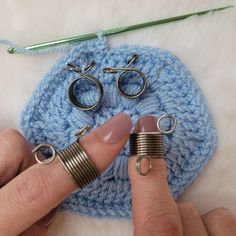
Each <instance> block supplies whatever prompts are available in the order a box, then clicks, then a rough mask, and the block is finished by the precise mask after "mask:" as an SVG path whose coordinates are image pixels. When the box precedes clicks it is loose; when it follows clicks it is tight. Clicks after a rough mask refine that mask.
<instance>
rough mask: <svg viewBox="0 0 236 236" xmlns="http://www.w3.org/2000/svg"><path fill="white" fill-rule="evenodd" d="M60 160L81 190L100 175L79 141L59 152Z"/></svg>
mask: <svg viewBox="0 0 236 236" xmlns="http://www.w3.org/2000/svg"><path fill="white" fill-rule="evenodd" d="M58 158H59V160H60V161H61V163H62V165H63V166H64V167H65V169H66V170H67V171H68V173H69V174H70V175H71V176H72V177H73V178H74V179H75V180H76V182H77V183H78V185H79V187H80V188H83V187H85V186H86V185H88V184H89V183H90V182H92V181H93V180H95V179H96V178H97V177H98V175H99V173H98V171H97V170H96V168H95V167H94V165H93V164H92V162H91V161H90V159H89V158H88V155H87V153H86V152H85V151H84V150H83V148H82V147H81V145H80V144H79V142H78V141H76V142H74V143H72V144H71V145H69V146H68V147H67V148H65V149H64V150H62V151H61V152H58Z"/></svg>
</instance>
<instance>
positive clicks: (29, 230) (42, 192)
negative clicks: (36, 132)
mask: <svg viewBox="0 0 236 236" xmlns="http://www.w3.org/2000/svg"><path fill="white" fill-rule="evenodd" d="M136 129H137V130H138V131H154V130H155V120H154V118H153V117H150V116H148V117H144V118H142V119H141V120H139V122H138V123H137V125H136ZM130 130H131V121H130V118H129V117H128V116H127V115H124V114H119V115H117V116H115V117H114V118H112V119H111V120H109V121H108V122H106V123H105V124H104V125H102V126H101V127H99V128H97V129H96V130H95V131H93V132H92V133H91V134H89V135H87V136H86V137H84V138H83V139H82V140H81V141H80V143H81V145H82V146H83V148H84V149H85V150H86V151H87V153H88V154H89V156H90V158H91V161H92V162H93V164H94V165H95V166H96V168H97V169H98V170H99V171H100V172H102V171H104V170H105V169H106V168H107V166H108V165H109V164H110V163H111V162H112V161H113V160H114V159H115V157H116V156H117V155H118V154H119V152H120V151H121V149H122V148H123V146H124V145H125V143H126V142H127V140H128V137H129V134H130ZM135 161H136V157H131V158H130V161H129V175H130V180H131V188H132V202H133V221H134V228H135V235H138V236H139V235H141V236H146V235H177V236H178V235H191V236H194V235H198V236H201V235H208V234H210V235H224V236H228V235H236V223H235V218H234V216H233V215H232V213H231V212H230V211H229V210H227V209H216V210H213V211H211V212H209V213H207V214H205V215H204V216H200V215H199V213H198V211H197V210H196V209H195V208H194V207H193V206H192V205H191V204H186V203H185V204H176V203H175V201H174V199H173V198H172V196H171V193H170V190H169V187H168V184H167V172H166V164H165V162H164V160H162V159H156V160H154V159H153V160H152V165H153V167H154V168H153V170H152V171H151V173H150V174H149V175H148V176H145V177H143V176H140V175H139V174H138V173H137V172H136V169H135ZM58 186H59V187H58ZM0 187H1V188H0V209H1V211H0V235H4V236H11V235H13V236H15V235H19V234H21V235H24V236H27V235H37V236H40V235H43V234H44V233H45V232H46V230H47V226H48V225H49V223H50V222H51V219H52V217H53V215H54V214H55V212H56V207H57V206H58V205H59V204H60V202H61V201H62V200H63V199H64V198H66V197H67V196H68V195H69V194H70V193H71V192H73V191H74V190H75V189H76V188H77V186H76V184H75V182H74V181H73V180H72V179H71V177H70V176H69V175H68V173H67V172H66V170H65V169H64V167H63V166H62V165H61V163H60V161H58V160H55V161H54V162H53V163H51V164H50V165H45V166H42V165H40V164H35V161H34V158H33V155H32V146H31V145H30V144H29V143H28V142H27V141H26V140H25V139H24V138H23V136H22V135H21V134H20V133H19V132H17V131H15V130H5V131H2V132H0ZM45 215H46V216H45ZM43 216H44V217H43ZM42 217H43V218H42ZM35 222H36V223H35Z"/></svg>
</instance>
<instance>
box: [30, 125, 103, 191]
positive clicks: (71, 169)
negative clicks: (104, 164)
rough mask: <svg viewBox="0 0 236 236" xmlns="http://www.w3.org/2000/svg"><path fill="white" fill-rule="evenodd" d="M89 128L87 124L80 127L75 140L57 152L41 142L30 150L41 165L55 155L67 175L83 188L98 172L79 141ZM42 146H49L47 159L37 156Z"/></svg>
mask: <svg viewBox="0 0 236 236" xmlns="http://www.w3.org/2000/svg"><path fill="white" fill-rule="evenodd" d="M90 129H91V127H89V126H84V127H83V128H81V129H80V130H79V131H78V132H77V133H76V134H75V135H76V136H77V141H76V142H74V143H72V144H71V145H69V146H68V147H66V148H65V149H63V150H62V151H60V152H57V151H56V150H55V148H54V147H53V146H52V145H51V144H47V143H42V144H40V145H38V146H37V147H35V148H34V149H33V150H32V152H33V153H34V156H35V160H36V161H37V162H38V163H39V164H41V165H48V164H50V163H52V162H53V161H54V160H55V159H56V157H57V158H58V159H59V160H60V162H61V164H62V165H63V166H64V168H65V169H66V171H67V172H68V173H69V175H70V176H72V177H73V179H74V180H75V181H76V182H77V184H78V185H79V187H80V188H84V187H85V186H86V185H88V184H89V183H90V182H92V181H93V180H95V179H96V178H97V177H98V176H99V173H98V171H97V169H96V168H95V166H94V165H93V163H92V162H91V160H90V159H89V156H88V154H87V153H86V152H85V151H84V149H83V147H82V146H81V145H80V143H79V139H80V138H82V137H83V136H84V135H85V134H86V133H87V132H88V131H89V130H90ZM43 148H49V149H50V150H51V152H52V156H51V157H50V158H49V159H46V160H41V159H40V158H39V152H40V150H41V149H43Z"/></svg>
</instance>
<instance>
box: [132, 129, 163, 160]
mask: <svg viewBox="0 0 236 236" xmlns="http://www.w3.org/2000/svg"><path fill="white" fill-rule="evenodd" d="M129 144H130V155H131V156H133V155H137V156H140V157H141V156H147V157H152V158H163V157H164V143H163V135H162V134H160V133H157V132H155V133H154V132H143V133H132V134H130V138H129Z"/></svg>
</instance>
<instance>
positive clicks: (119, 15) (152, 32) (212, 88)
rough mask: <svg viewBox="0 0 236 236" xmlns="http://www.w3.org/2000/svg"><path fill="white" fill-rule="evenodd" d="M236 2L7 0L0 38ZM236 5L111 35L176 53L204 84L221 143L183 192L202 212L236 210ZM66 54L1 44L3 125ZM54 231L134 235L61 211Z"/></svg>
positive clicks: (28, 39) (124, 227)
mask: <svg viewBox="0 0 236 236" xmlns="http://www.w3.org/2000/svg"><path fill="white" fill-rule="evenodd" d="M230 4H235V5H236V3H235V2H234V1H227V0H224V1H222V0H221V1H220V0H218V1H217V0H191V1H190V0H158V1H157V0H149V1H148V0H147V1H142V0H136V1H132V0H120V1H115V0H100V1H96V0H90V1H86V0H80V1H76V0H70V1H68V0H51V1H48V0H41V1H36V0H34V1H32V0H21V1H17V0H2V1H1V7H0V18H1V20H0V38H7V39H11V40H13V41H15V42H17V43H18V44H20V45H27V44H32V43H36V42H45V41H48V40H52V39H58V38H63V37H67V36H74V35H79V34H83V33H89V32H93V31H98V30H100V29H106V28H110V27H115V26H125V25H129V24H135V23H140V22H145V21H149V20H154V19H159V18H164V17H170V16H174V15H179V14H185V13H189V12H192V11H198V10H204V9H208V8H214V7H220V6H224V5H230ZM235 25H236V7H235V8H234V9H229V10H225V11H222V12H217V13H215V14H214V15H212V14H209V15H207V16H203V17H191V18H189V19H187V20H184V21H180V22H177V23H172V24H166V25H163V26H158V27H151V28H146V29H143V30H138V31H135V32H130V33H125V34H122V35H119V36H118V35H117V36H114V37H112V38H110V39H109V40H110V45H111V47H112V46H116V45H119V44H122V43H131V44H142V45H149V46H155V47H161V48H164V49H168V50H170V51H171V52H172V53H174V54H175V55H177V56H178V57H179V58H180V59H181V60H182V61H183V62H184V63H185V64H186V65H187V67H188V68H189V69H190V71H191V72H192V74H193V76H194V77H195V79H196V80H197V82H198V84H199V85H200V87H201V89H202V90H203V93H204V95H205V97H206V100H207V101H208V105H209V108H210V110H211V112H212V113H213V116H214V120H215V123H216V128H217V133H218V149H217V152H216V154H215V156H214V158H213V159H212V160H211V161H210V162H209V164H208V166H207V167H206V168H205V169H204V171H203V173H202V174H200V176H199V177H198V178H197V180H196V181H195V182H194V184H193V185H192V186H191V187H190V188H189V189H188V190H187V192H186V193H185V194H183V196H182V199H181V200H184V201H192V202H193V203H194V204H195V205H196V206H197V208H198V209H199V211H200V212H201V213H203V212H206V211H208V210H210V209H212V208H215V207H218V206H224V207H229V208H230V209H231V210H232V211H233V212H234V213H235V214H236V200H235V199H236V187H235V179H236V171H235V166H236V158H235V153H236V144H235V134H236V103H235V98H236V93H235V91H236V80H235V79H236V64H235V63H236V27H235ZM60 56H61V55H58V54H52V55H46V56H45V55H44V56H30V55H9V54H7V53H6V47H4V46H0V67H1V70H0V111H1V113H0V130H1V129H4V128H8V127H15V128H18V127H19V115H20V113H21V110H22V108H23V106H24V104H25V103H26V101H27V100H28V98H29V97H30V96H31V93H32V92H33V90H34V88H35V87H36V85H37V83H38V81H39V80H40V79H41V78H42V76H43V75H44V74H45V73H46V72H47V71H48V69H49V68H50V67H51V65H52V64H53V63H55V61H56V60H57V58H59V57H60ZM48 235H68V236H70V235H86V236H89V235H113V236H116V235H122V236H124V235H132V224H131V223H130V222H127V221H108V220H97V219H90V218H86V217H80V216H77V215H72V214H60V215H59V216H58V217H57V219H56V221H55V222H54V224H53V225H52V227H51V228H50V230H49V232H48Z"/></svg>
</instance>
